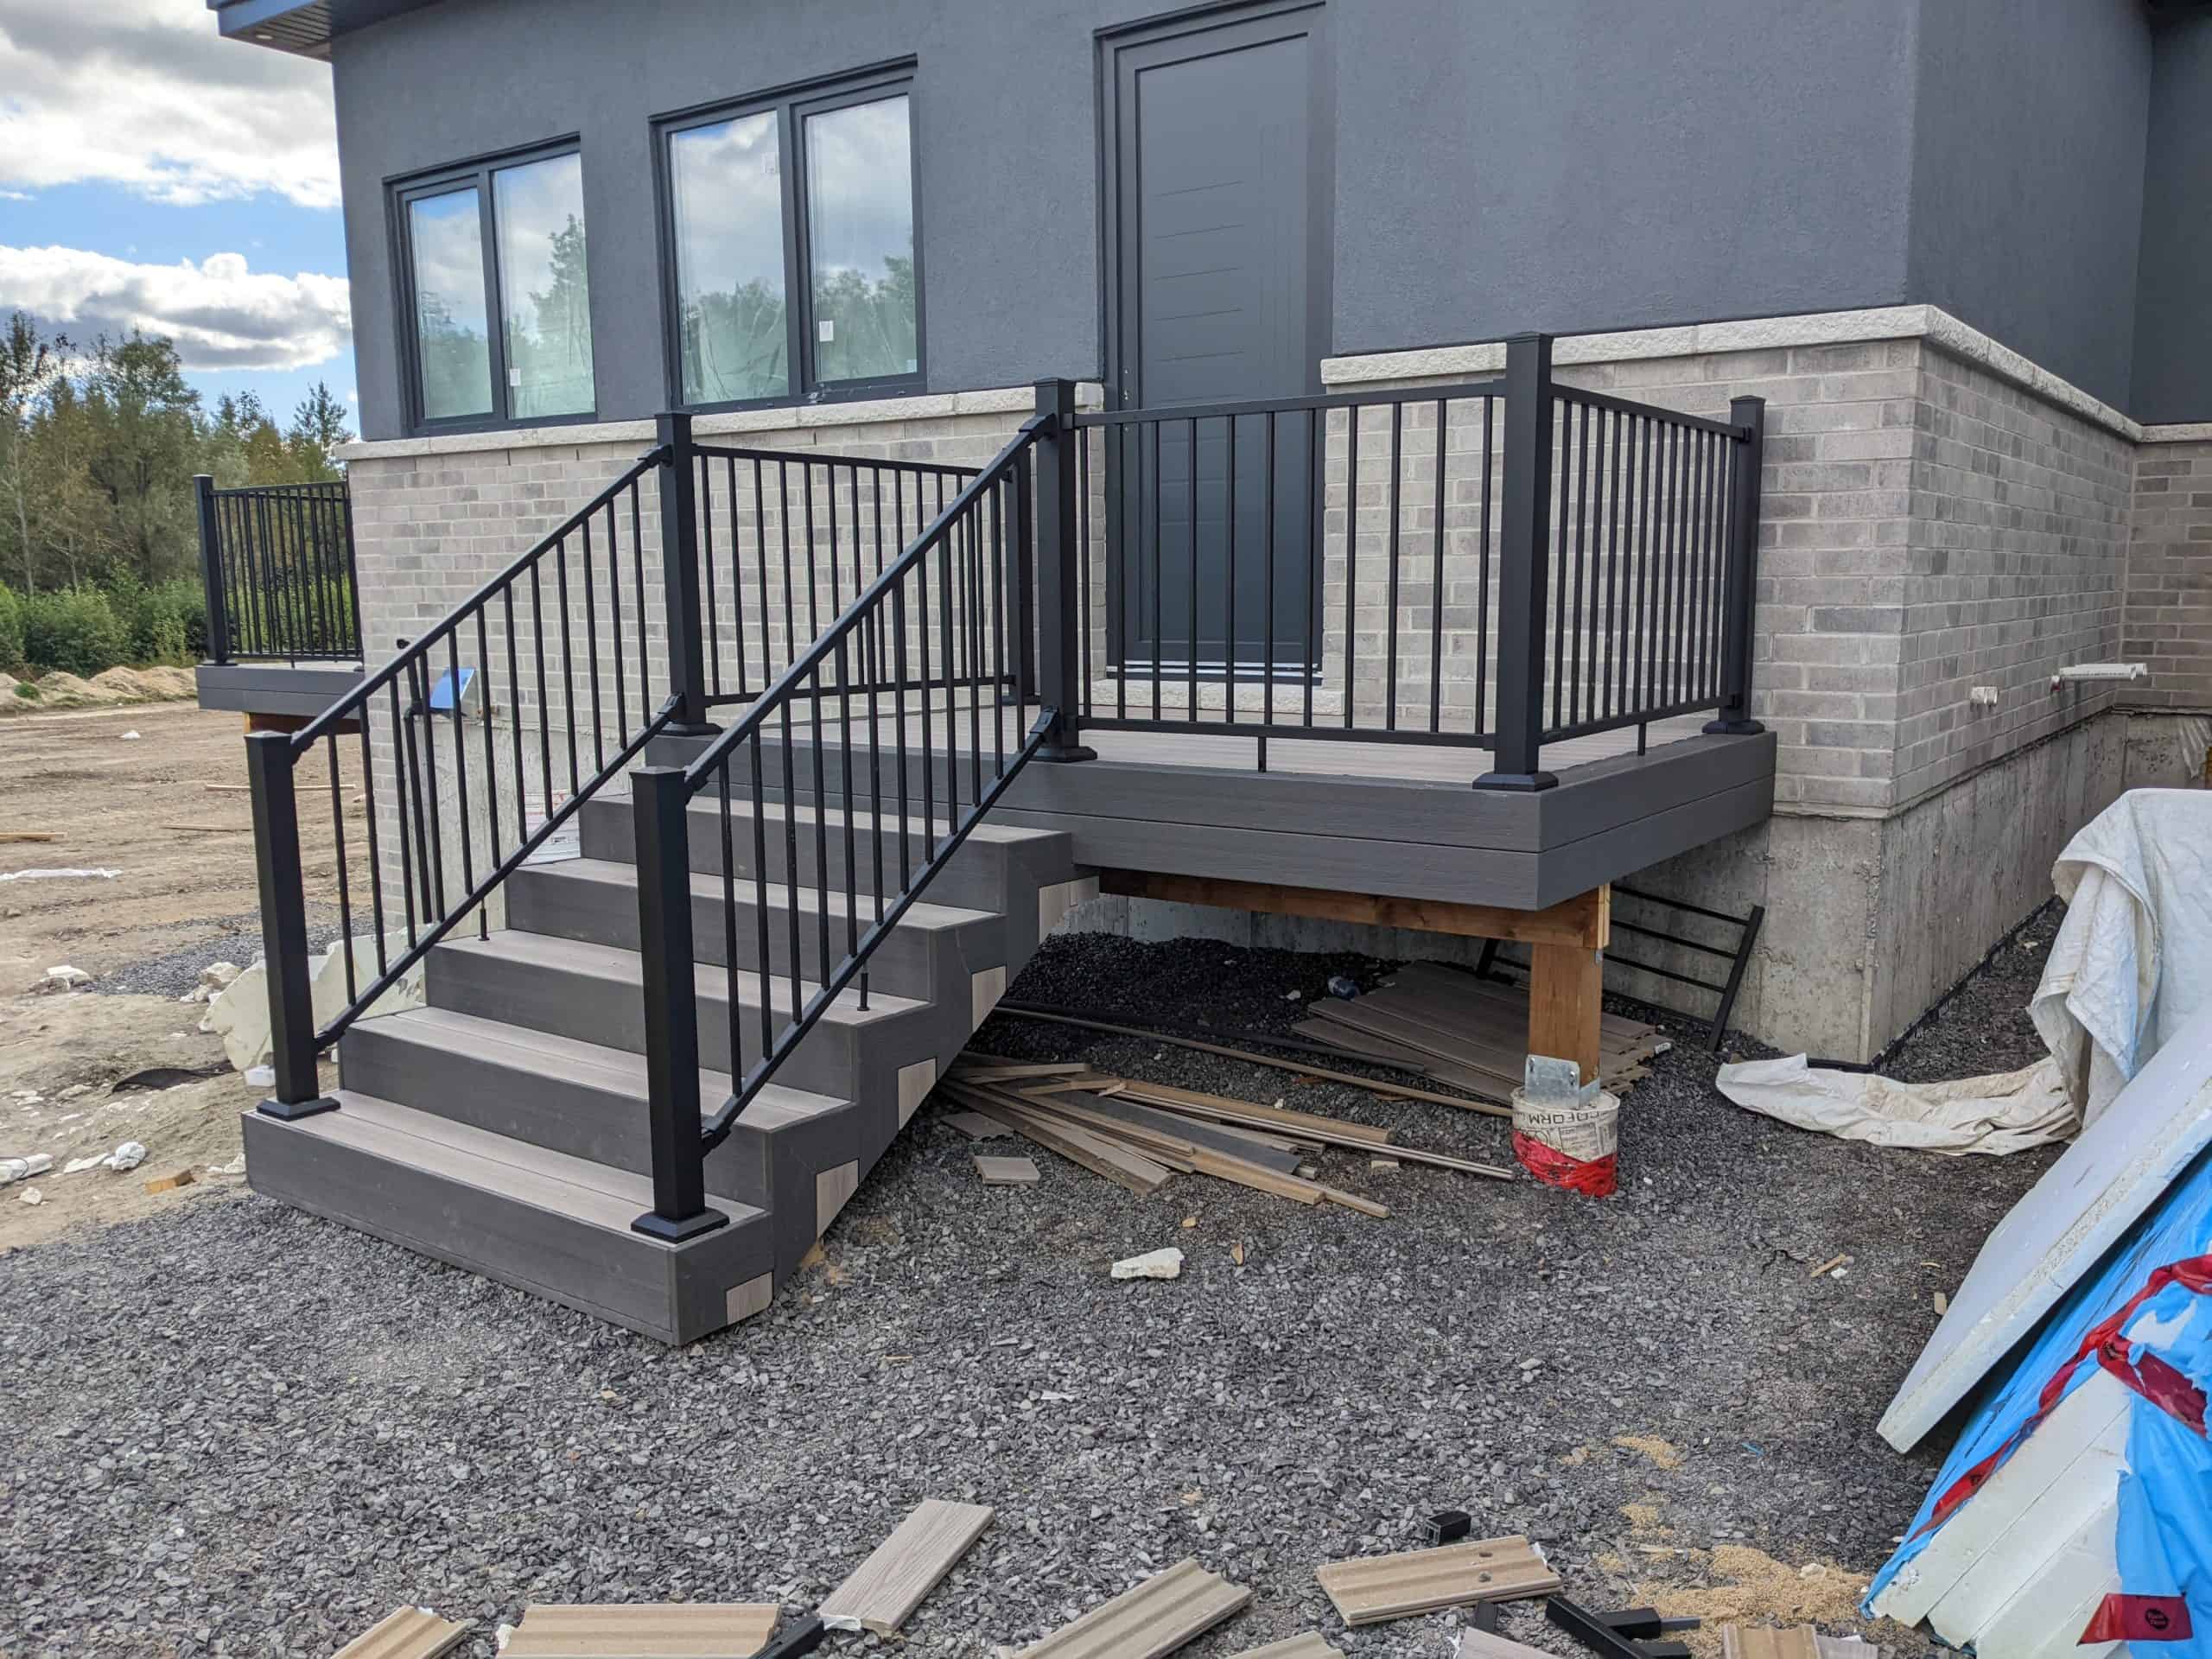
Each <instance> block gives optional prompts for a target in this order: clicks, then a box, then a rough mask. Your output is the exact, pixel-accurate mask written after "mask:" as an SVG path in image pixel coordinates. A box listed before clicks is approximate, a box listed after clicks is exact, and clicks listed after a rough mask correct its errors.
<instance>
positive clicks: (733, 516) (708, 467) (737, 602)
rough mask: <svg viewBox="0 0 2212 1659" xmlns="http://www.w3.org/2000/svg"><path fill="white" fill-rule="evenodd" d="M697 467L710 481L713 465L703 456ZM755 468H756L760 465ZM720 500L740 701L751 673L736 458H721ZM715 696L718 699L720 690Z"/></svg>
mask: <svg viewBox="0 0 2212 1659" xmlns="http://www.w3.org/2000/svg"><path fill="white" fill-rule="evenodd" d="M699 464H700V466H701V467H702V468H703V469H704V470H705V472H706V474H707V475H708V477H709V479H710V480H711V479H712V477H713V475H714V462H713V461H712V460H711V459H709V458H708V457H706V456H702V457H700V462H699ZM754 464H755V465H756V466H757V465H758V464H759V463H758V462H755V463H754ZM722 496H723V499H725V500H727V501H728V503H729V626H730V634H731V637H732V638H733V639H734V642H735V644H736V645H737V692H736V696H738V697H739V698H740V699H742V698H744V697H745V696H747V695H748V691H747V688H748V687H750V686H751V684H752V679H751V670H750V669H749V668H748V667H747V663H748V661H749V660H750V659H749V658H748V656H747V652H746V648H745V536H744V532H743V531H742V530H741V528H740V526H741V524H742V523H743V517H742V515H741V513H740V512H738V507H737V457H736V456H735V455H725V456H723V457H722ZM753 506H754V509H755V514H754V516H755V517H758V516H759V513H758V509H759V506H760V502H759V500H758V499H755V500H754V502H753ZM716 672H717V673H718V674H719V672H720V667H719V664H718V665H717V668H716ZM720 683H721V682H720V681H719V680H717V681H716V685H717V687H719V685H720ZM716 695H718V696H719V695H720V692H719V690H718V691H717V693H716Z"/></svg>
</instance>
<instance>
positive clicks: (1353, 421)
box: [1344, 404, 1366, 730]
mask: <svg viewBox="0 0 2212 1659" xmlns="http://www.w3.org/2000/svg"><path fill="white" fill-rule="evenodd" d="M1365 412H1366V411H1365V410H1363V409H1362V408H1361V407H1360V405H1359V404H1352V405H1351V407H1350V408H1349V409H1347V410H1345V411H1344V415H1345V419H1346V423H1347V424H1348V425H1349V426H1350V427H1351V435H1350V442H1348V443H1347V445H1346V452H1345V461H1344V727H1345V729H1347V730H1349V729H1351V726H1352V723H1353V721H1354V719H1355V717H1356V710H1357V706H1358V702H1359V690H1358V687H1357V683H1356V682H1355V678H1354V677H1355V675H1356V673H1357V663H1358V658H1359V639H1358V632H1357V629H1358V621H1359V612H1358V601H1359V425H1360V416H1362V415H1363V414H1364V413H1365Z"/></svg>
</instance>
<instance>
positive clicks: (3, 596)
mask: <svg viewBox="0 0 2212 1659" xmlns="http://www.w3.org/2000/svg"><path fill="white" fill-rule="evenodd" d="M22 665H23V601H22V600H20V599H17V598H16V595H15V594H14V593H12V592H11V591H10V589H9V587H8V584H7V583H6V582H0V669H16V668H21V667H22Z"/></svg>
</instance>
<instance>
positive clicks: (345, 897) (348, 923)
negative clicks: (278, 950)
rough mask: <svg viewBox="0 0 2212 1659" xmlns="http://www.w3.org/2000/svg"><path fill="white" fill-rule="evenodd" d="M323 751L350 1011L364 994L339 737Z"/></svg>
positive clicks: (333, 735)
mask: <svg viewBox="0 0 2212 1659" xmlns="http://www.w3.org/2000/svg"><path fill="white" fill-rule="evenodd" d="M322 747H323V753H324V754H325V755H326V756H327V758H328V760H329V761H330V835H331V840H332V841H333V842H334V843H335V845H336V848H337V852H338V934H339V938H340V939H341V940H342V941H343V942H344V944H345V953H344V954H345V957H346V1007H353V1004H354V1003H356V1002H358V1001H360V1000H361V993H360V990H359V988H358V987H356V986H355V984H354V983H353V892H352V889H351V887H349V885H348V883H347V880H346V797H345V795H344V792H343V791H340V788H339V786H338V734H337V732H336V731H335V730H333V731H332V733H331V734H330V735H329V736H328V737H326V738H325V739H323V741H322ZM371 856H372V857H373V856H374V855H371Z"/></svg>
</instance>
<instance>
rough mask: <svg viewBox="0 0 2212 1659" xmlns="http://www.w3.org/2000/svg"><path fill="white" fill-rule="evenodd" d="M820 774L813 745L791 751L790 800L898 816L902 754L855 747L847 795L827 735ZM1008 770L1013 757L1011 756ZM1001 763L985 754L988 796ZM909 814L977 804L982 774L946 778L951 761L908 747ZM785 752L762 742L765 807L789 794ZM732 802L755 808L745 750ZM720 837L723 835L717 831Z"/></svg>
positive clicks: (650, 754) (838, 755) (684, 752)
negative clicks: (871, 772) (871, 775)
mask: <svg viewBox="0 0 2212 1659" xmlns="http://www.w3.org/2000/svg"><path fill="white" fill-rule="evenodd" d="M961 731H962V741H966V731H967V728H966V727H965V726H963V728H961ZM702 747H704V746H703V745H702V744H701V743H700V742H699V741H696V740H695V739H689V738H656V739H655V740H654V741H652V743H651V744H649V745H648V746H647V747H646V750H645V755H646V759H647V760H648V761H649V762H651V763H652V765H654V766H683V765H685V764H687V763H688V762H690V760H694V759H696V757H697V755H698V753H699V751H700V749H701V748H702ZM822 756H823V763H822V767H821V775H820V776H819V777H818V778H817V776H816V769H815V765H814V747H813V745H811V744H810V743H806V742H795V743H793V744H792V745H791V788H790V790H789V791H788V793H789V794H790V796H791V798H793V799H795V800H797V801H798V802H799V803H801V804H804V805H814V804H818V803H821V802H827V803H828V804H830V805H832V806H841V805H842V804H844V802H845V800H846V798H847V796H848V793H849V794H850V796H851V798H852V799H853V800H854V801H855V803H857V805H858V810H861V811H863V812H866V811H870V810H873V809H874V807H875V806H876V805H877V804H878V803H880V804H881V805H882V808H883V810H884V811H885V812H887V813H891V812H895V811H896V810H898V805H899V756H898V753H897V752H896V751H895V750H885V751H884V752H883V753H880V754H877V755H875V756H873V757H871V756H870V755H869V753H868V749H867V748H866V747H865V746H855V748H854V750H853V753H852V772H851V776H852V783H851V785H850V789H849V791H848V787H847V785H846V781H845V779H846V768H845V753H844V749H843V747H842V745H841V744H840V743H839V742H838V741H837V740H836V738H835V737H832V736H828V735H826V734H825V736H824V739H823V744H822ZM871 759H873V760H874V766H875V783H874V786H873V787H871V786H870V785H869V782H868V766H869V762H870V760H871ZM1012 760H1013V756H1012V755H1011V754H1009V755H1008V756H1007V762H1008V764H1011V763H1012ZM998 772H999V762H998V760H997V759H996V758H995V756H993V755H992V754H991V753H989V752H988V750H986V751H985V753H984V754H983V763H982V774H981V779H980V782H981V786H982V789H984V790H985V791H988V790H989V788H990V787H991V785H992V783H993V781H994V780H995V778H996V777H997V775H998ZM784 776H785V773H784V746H783V744H782V742H781V741H763V742H762V744H761V746H760V796H761V798H762V799H763V800H766V801H781V800H783V799H784V798H785V794H786V792H787V791H785V786H784ZM729 779H730V801H731V804H733V805H734V804H736V803H737V801H738V800H739V798H741V797H742V798H743V799H744V800H745V801H746V802H747V804H750V803H751V801H752V798H753V768H752V757H751V754H750V753H749V752H748V751H747V750H745V749H742V748H741V749H740V750H739V751H738V753H736V754H734V756H732V757H731V760H730V772H729ZM977 786H978V777H977V771H976V767H974V766H971V765H969V763H968V762H967V760H965V759H963V760H962V761H961V763H960V765H959V767H958V770H957V772H947V770H946V765H945V757H944V755H943V754H942V753H939V754H938V755H936V756H935V757H933V758H930V757H925V756H924V755H923V754H922V753H921V752H920V750H919V748H918V747H909V748H908V750H907V752H906V808H907V810H908V812H909V813H910V814H912V816H913V817H923V816H925V808H926V810H927V811H928V812H929V813H932V814H934V815H935V817H937V818H938V822H940V823H942V822H944V817H945V815H946V813H947V812H948V810H952V809H953V804H955V803H957V804H959V805H961V806H965V805H967V804H971V803H972V802H973V801H974V800H975V799H976V789H977ZM716 833H717V834H719V833H720V832H719V831H717V832H716Z"/></svg>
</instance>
